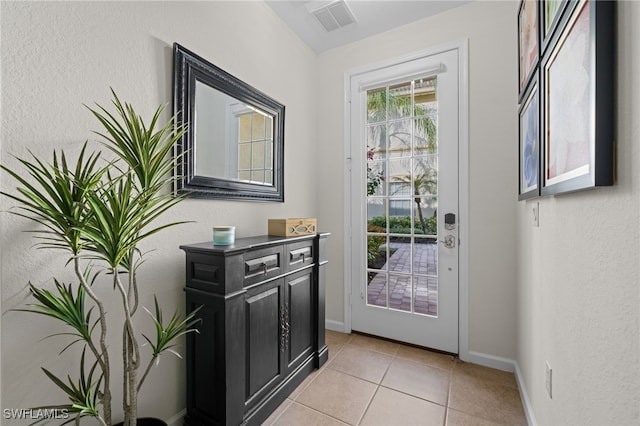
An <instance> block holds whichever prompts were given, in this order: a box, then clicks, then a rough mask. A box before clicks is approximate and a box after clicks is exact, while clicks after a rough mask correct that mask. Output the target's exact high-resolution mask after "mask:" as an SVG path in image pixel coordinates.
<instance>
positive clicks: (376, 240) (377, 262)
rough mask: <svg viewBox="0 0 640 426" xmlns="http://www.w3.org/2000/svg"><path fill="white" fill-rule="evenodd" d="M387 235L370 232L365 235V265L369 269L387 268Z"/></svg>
mask: <svg viewBox="0 0 640 426" xmlns="http://www.w3.org/2000/svg"><path fill="white" fill-rule="evenodd" d="M388 249H389V244H388V242H387V237H386V236H384V235H376V234H373V233H370V234H368V235H367V267H368V268H369V269H387V258H388V252H389V250H388Z"/></svg>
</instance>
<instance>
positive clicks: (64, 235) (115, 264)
mask: <svg viewBox="0 0 640 426" xmlns="http://www.w3.org/2000/svg"><path fill="white" fill-rule="evenodd" d="M112 94H113V106H114V107H115V112H113V113H112V112H109V111H108V110H107V109H106V108H103V107H101V106H100V105H96V107H95V108H89V107H88V109H89V110H90V111H91V113H92V114H93V115H94V116H95V117H96V118H97V119H98V121H99V122H100V123H101V124H102V127H103V131H101V132H96V133H97V134H98V135H99V136H100V137H101V138H102V139H103V140H102V144H103V145H104V146H105V147H106V148H108V150H109V151H110V152H111V153H112V155H113V157H114V158H113V159H110V160H109V161H104V160H102V158H101V153H100V152H95V151H93V152H89V150H88V148H87V144H88V143H87V142H85V144H84V145H83V147H82V150H81V152H80V154H79V156H78V158H77V160H76V161H75V163H70V162H68V159H67V156H66V155H65V153H64V152H63V151H60V153H59V154H58V153H56V152H55V151H54V153H53V159H52V161H51V162H50V163H49V162H45V161H43V160H41V159H39V158H38V157H36V156H35V155H33V153H32V154H31V158H29V159H18V161H19V163H20V165H21V166H22V168H23V170H13V169H10V168H9V167H6V166H4V165H2V166H0V167H1V168H2V170H4V171H5V172H7V173H8V174H9V175H10V176H12V177H13V178H14V179H15V180H16V181H17V188H16V191H15V193H4V192H3V193H2V194H3V195H5V196H8V197H10V198H11V199H13V200H14V201H15V202H17V206H16V208H15V209H14V210H12V213H13V214H16V215H19V216H22V217H24V218H27V219H29V220H31V221H34V222H36V223H38V224H39V225H41V226H40V227H39V229H37V230H36V231H35V236H36V238H38V240H39V247H40V248H46V249H53V250H62V251H63V252H64V253H65V254H66V256H65V257H64V261H65V262H67V265H73V270H74V276H75V279H76V280H77V282H74V283H69V284H67V283H63V282H61V281H59V280H56V279H54V282H55V289H47V288H42V287H39V286H37V285H35V284H33V283H29V289H30V292H31V294H32V295H33V297H34V298H35V299H36V303H33V304H30V305H29V307H28V308H26V309H23V310H24V311H27V312H32V313H37V314H41V315H46V316H47V317H50V318H54V319H56V320H57V321H61V322H62V323H64V324H65V325H66V326H68V327H70V328H71V331H70V332H67V333H62V334H65V335H69V334H70V335H73V337H74V339H73V340H72V342H71V343H69V344H68V345H67V346H66V347H64V349H63V350H62V352H65V351H67V350H68V349H69V348H71V347H74V348H75V347H76V346H77V345H76V343H79V344H81V346H82V355H81V356H80V362H79V365H78V371H77V372H76V373H75V375H76V376H77V377H76V379H72V378H71V375H68V376H67V379H66V380H65V379H62V378H59V377H58V376H56V375H55V374H53V373H52V372H51V371H49V370H47V369H45V368H43V371H44V373H45V374H46V375H47V376H48V377H49V378H50V379H51V380H52V381H53V382H54V383H55V385H56V386H57V387H58V388H59V389H61V390H62V391H63V392H64V393H65V394H66V396H67V397H68V399H69V402H68V403H67V404H64V405H47V406H43V407H39V408H42V409H45V408H46V409H56V410H64V412H65V413H67V414H68V415H69V416H70V419H69V420H68V421H67V422H66V423H69V422H71V421H76V423H78V424H79V420H80V418H82V417H85V416H91V417H95V418H96V419H98V421H99V422H100V424H102V425H109V426H110V425H111V424H112V397H111V386H112V385H113V383H114V382H117V380H114V378H113V377H111V371H112V368H111V365H112V361H113V356H114V354H111V353H110V351H109V349H112V350H114V349H115V350H119V348H115V347H112V348H108V347H107V343H106V342H107V313H106V311H105V307H104V301H103V300H100V298H99V297H98V296H97V294H96V292H95V291H94V286H95V285H99V284H98V283H99V281H98V280H96V277H97V276H98V274H100V273H101V272H106V273H107V274H109V279H108V280H107V281H110V283H111V284H112V286H113V289H114V291H115V293H116V297H117V298H118V299H119V300H120V301H121V306H122V311H121V312H117V313H116V312H114V314H116V315H122V318H124V320H123V324H122V330H117V331H116V333H122V336H123V338H122V342H123V343H122V348H121V353H122V355H121V356H122V362H123V365H124V374H123V377H122V380H123V382H122V383H118V386H122V388H123V390H124V395H123V401H122V407H123V411H124V425H126V426H129V425H135V424H136V422H137V419H138V414H137V396H138V392H139V391H140V390H141V388H142V386H143V384H144V382H145V379H146V377H147V375H148V374H149V372H150V370H151V369H152V367H153V366H154V365H155V364H156V363H157V361H158V357H159V356H160V355H161V354H162V353H164V352H166V351H169V352H174V351H173V350H172V347H173V346H175V342H176V339H177V338H179V337H180V336H183V335H184V334H186V333H189V332H191V331H194V328H193V327H194V325H195V323H196V320H195V319H194V315H195V312H193V313H191V314H190V315H188V316H186V317H184V318H181V317H180V316H179V315H178V314H177V313H175V314H173V316H171V318H170V319H169V320H168V321H166V320H165V318H163V316H162V311H161V309H160V307H159V305H158V302H157V300H155V309H154V312H150V311H148V312H149V313H150V314H151V317H152V321H153V323H154V325H155V331H156V335H155V336H146V335H138V333H137V332H136V325H135V324H134V321H133V318H134V316H135V315H136V314H137V313H139V312H141V311H142V310H141V309H139V307H140V305H139V293H138V285H139V280H138V273H139V270H140V267H141V264H142V263H143V260H144V259H145V256H146V253H143V252H142V251H141V250H140V248H139V244H140V242H142V241H143V240H144V239H145V238H147V237H149V236H151V235H154V234H155V233H157V232H159V231H161V230H163V229H165V228H168V227H171V226H175V225H178V224H180V223H183V222H171V223H165V224H158V222H156V219H157V218H158V217H159V216H161V215H162V214H163V213H164V212H166V211H167V210H168V209H170V208H171V207H173V206H174V205H175V204H177V203H178V202H180V201H181V199H182V198H181V197H174V196H173V194H172V193H171V190H170V188H171V184H172V181H173V179H172V178H171V171H172V169H173V160H172V158H171V152H172V148H173V145H174V144H175V143H176V141H177V140H178V139H179V138H180V136H181V135H182V134H183V132H184V129H183V128H182V127H179V126H177V125H176V123H175V120H174V118H171V119H170V120H169V121H168V122H166V123H165V124H164V125H161V124H159V122H160V117H161V115H162V113H163V111H164V107H162V106H161V107H159V108H158V109H157V110H156V111H155V114H154V115H153V118H152V120H151V122H150V123H149V124H148V125H147V124H145V123H144V121H143V120H142V119H141V118H140V117H139V116H138V114H137V113H136V112H135V110H134V109H133V107H132V106H131V105H130V104H128V103H122V102H121V101H120V99H119V98H118V97H117V96H116V94H115V92H113V90H112ZM103 281H104V280H103ZM142 341H146V342H147V344H148V345H149V347H150V348H151V354H150V355H149V356H148V357H147V358H148V359H145V360H144V361H143V358H145V357H144V356H143V353H142V351H141V342H142ZM87 349H88V351H87ZM62 352H61V353H62ZM174 353H175V354H176V355H177V353H176V352H174ZM178 356H179V355H178ZM90 359H91V360H92V361H89V360H90Z"/></svg>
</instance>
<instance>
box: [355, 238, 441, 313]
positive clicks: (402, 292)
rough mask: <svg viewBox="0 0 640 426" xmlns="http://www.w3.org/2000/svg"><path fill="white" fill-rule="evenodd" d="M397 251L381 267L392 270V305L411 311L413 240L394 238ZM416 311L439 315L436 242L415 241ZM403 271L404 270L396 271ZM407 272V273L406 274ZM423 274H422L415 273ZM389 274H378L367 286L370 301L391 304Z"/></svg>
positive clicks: (374, 303) (390, 305) (392, 245)
mask: <svg viewBox="0 0 640 426" xmlns="http://www.w3.org/2000/svg"><path fill="white" fill-rule="evenodd" d="M389 247H390V248H392V249H395V252H394V253H393V254H392V255H391V257H390V258H389V261H388V262H387V263H386V264H385V265H384V266H383V267H382V268H381V269H382V270H383V271H384V270H388V271H389V272H391V273H390V274H389V308H392V309H398V310H402V311H408V312H410V311H411V285H410V283H411V278H410V275H409V274H410V273H411V244H409V243H398V242H392V243H390V244H389ZM413 258H414V263H413V269H414V270H413V272H414V288H415V299H414V312H416V313H420V314H426V315H438V277H437V274H438V260H437V259H438V246H437V244H436V243H428V244H414V256H413ZM393 272H400V273H402V275H401V274H393ZM404 274H406V275H404ZM415 274H421V275H423V276H421V275H415ZM385 281H386V274H385V273H384V272H382V273H378V274H376V275H375V276H374V277H373V278H372V279H371V281H370V282H369V285H368V286H367V301H368V303H369V304H370V305H375V306H384V307H386V306H387V292H386V282H385Z"/></svg>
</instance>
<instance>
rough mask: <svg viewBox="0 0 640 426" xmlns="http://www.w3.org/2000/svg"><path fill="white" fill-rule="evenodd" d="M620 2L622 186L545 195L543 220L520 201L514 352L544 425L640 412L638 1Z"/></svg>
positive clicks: (633, 418) (611, 420)
mask: <svg viewBox="0 0 640 426" xmlns="http://www.w3.org/2000/svg"><path fill="white" fill-rule="evenodd" d="M618 7H619V9H618V62H617V67H618V70H617V78H616V81H617V96H618V100H617V116H618V117H617V168H618V171H617V178H618V181H617V184H616V186H615V187H612V188H602V189H598V190H594V191H587V192H581V193H576V194H568V195H559V196H555V197H547V198H543V199H541V200H539V203H540V227H539V228H534V227H532V226H531V223H530V217H531V209H532V207H533V203H535V202H538V201H530V202H521V203H519V204H518V265H519V267H518V271H519V273H518V290H519V297H518V357H517V360H518V364H519V367H520V369H521V371H522V375H523V377H524V382H525V388H526V391H527V393H528V395H529V397H530V399H531V402H532V404H533V408H534V412H535V417H536V420H537V422H538V424H541V425H560V424H562V425H605V424H607V425H637V424H638V423H639V422H640V417H639V415H640V413H639V410H640V400H639V395H640V363H639V351H640V348H639V341H640V329H639V326H640V315H639V310H640V290H639V289H640V275H639V271H640V172H639V168H638V162H639V161H640V151H639V150H638V139H639V138H640V126H639V125H638V117H639V116H640V76H638V72H637V70H638V68H639V67H640V61H639V60H638V57H639V56H640V44H639V40H640V32H639V31H638V27H637V26H638V22H640V3H637V2H630V1H624V2H618ZM545 361H548V362H549V364H550V365H551V368H552V369H553V399H549V398H548V396H547V395H546V391H545Z"/></svg>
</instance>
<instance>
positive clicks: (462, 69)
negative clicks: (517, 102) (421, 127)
mask: <svg viewBox="0 0 640 426" xmlns="http://www.w3.org/2000/svg"><path fill="white" fill-rule="evenodd" d="M455 49H457V50H458V82H459V83H458V84H459V91H458V108H459V122H458V135H459V139H458V173H459V176H458V178H459V181H458V207H459V209H458V214H459V220H458V237H459V241H460V244H459V246H458V249H459V252H458V263H459V275H458V280H459V282H458V355H459V357H460V359H461V360H463V361H468V360H469V235H470V232H469V223H470V222H469V39H466V38H465V39H461V40H458V41H455V42H450V43H445V44H440V45H438V46H434V47H431V48H428V49H425V50H420V51H418V52H413V53H410V54H408V55H403V56H399V57H395V58H390V59H386V60H383V61H380V62H376V63H373V64H369V65H365V66H361V67H357V68H352V69H350V70H347V71H346V72H345V73H344V95H345V99H344V102H345V108H344V129H343V138H344V139H343V140H344V141H345V143H344V159H345V166H344V185H345V186H344V200H343V204H344V265H345V268H344V272H343V274H344V276H343V283H344V332H345V333H351V287H352V286H351V271H350V268H349V267H348V265H350V264H351V249H352V247H351V245H352V230H351V202H350V200H351V157H352V153H351V108H350V104H351V79H352V77H354V76H357V75H359V74H364V73H368V72H371V71H375V70H378V69H381V68H387V67H390V66H394V65H398V64H402V63H405V62H410V61H414V60H418V59H422V58H425V57H428V56H433V55H437V54H439V53H442V52H445V51H449V50H455Z"/></svg>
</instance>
